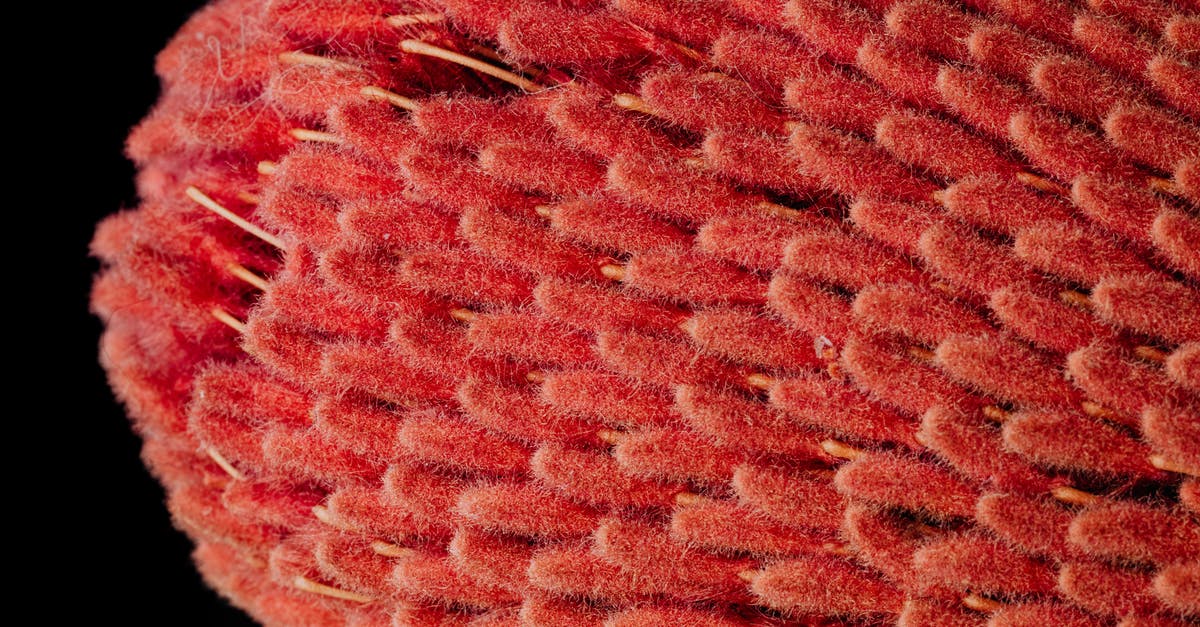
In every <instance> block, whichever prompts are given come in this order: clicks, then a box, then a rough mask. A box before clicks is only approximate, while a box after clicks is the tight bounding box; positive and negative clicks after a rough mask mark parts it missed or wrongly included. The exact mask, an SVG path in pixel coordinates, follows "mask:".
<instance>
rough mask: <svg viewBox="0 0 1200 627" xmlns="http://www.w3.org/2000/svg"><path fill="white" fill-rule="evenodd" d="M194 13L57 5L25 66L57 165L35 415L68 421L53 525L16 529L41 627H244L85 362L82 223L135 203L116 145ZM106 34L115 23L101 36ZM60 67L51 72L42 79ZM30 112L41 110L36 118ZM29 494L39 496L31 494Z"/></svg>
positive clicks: (90, 338)
mask: <svg viewBox="0 0 1200 627" xmlns="http://www.w3.org/2000/svg"><path fill="white" fill-rule="evenodd" d="M202 4H203V3H202V2H201V1H200V0H187V1H178V0H176V1H171V0H163V1H160V2H135V3H121V2H118V3H109V2H86V3H78V4H72V5H71V6H70V7H65V6H59V11H60V12H61V14H60V15H57V16H47V18H48V19H47V20H45V21H44V23H45V24H53V25H54V26H48V28H51V29H54V28H62V29H68V30H66V31H65V32H64V31H53V34H54V36H55V37H62V38H63V40H62V43H63V44H64V46H63V49H62V50H57V49H56V50H55V51H54V52H56V53H58V54H62V55H63V57H62V58H58V59H54V60H53V61H51V60H49V59H37V60H34V61H33V63H45V64H46V65H47V66H49V65H50V64H51V63H54V64H55V65H56V66H57V68H50V67H47V68H46V69H47V72H49V75H47V72H41V73H39V74H40V75H39V76H34V77H33V79H31V80H32V81H33V83H34V84H35V85H36V84H37V83H38V82H42V81H44V80H45V79H47V78H48V79H50V80H49V83H50V85H47V86H42V87H40V88H39V89H35V90H30V91H31V92H33V93H34V94H35V96H36V97H35V99H34V100H35V103H34V104H33V107H34V109H35V111H33V112H32V114H33V115H34V116H35V118H36V117H37V116H39V114H41V115H46V116H47V117H48V118H52V119H50V120H46V121H45V123H46V124H50V125H52V126H53V130H54V131H55V132H57V133H60V134H61V135H60V141H56V142H53V143H52V145H50V146H45V148H49V152H51V153H53V154H54V155H56V156H57V157H58V159H57V160H55V161H52V162H51V163H52V164H54V165H52V166H51V167H55V168H61V170H60V171H59V172H58V174H57V175H56V177H55V178H54V180H56V181H58V183H56V184H53V187H49V188H43V190H42V191H43V194H42V196H43V199H44V198H45V197H46V195H47V194H46V193H45V192H49V193H50V194H51V195H52V197H53V198H55V199H56V200H57V202H55V203H54V204H53V205H52V206H49V207H37V208H33V210H38V211H44V212H48V214H49V215H50V216H51V220H52V222H51V224H50V225H49V228H51V229H52V232H53V233H54V235H53V238H52V239H53V240H54V241H55V243H57V244H62V245H65V250H59V251H56V253H55V254H56V261H57V263H58V264H59V265H54V266H52V267H54V268H55V269H56V270H58V269H59V268H61V269H62V281H61V282H59V281H53V284H54V290H53V291H54V292H55V295H58V296H65V297H66V302H65V303H63V304H60V305H55V306H54V307H53V308H54V309H55V310H57V312H56V313H59V314H62V313H63V310H65V312H66V313H65V315H64V316H62V317H61V318H55V319H54V328H55V329H56V330H57V333H58V336H57V337H56V338H55V339H56V340H58V341H60V342H61V344H62V347H63V351H64V352H65V355H66V357H68V359H66V360H65V364H66V365H65V368H66V371H65V372H64V371H62V370H58V371H56V372H52V373H49V374H52V375H53V377H54V380H55V381H57V382H61V384H65V385H60V386H56V387H58V392H59V393H60V394H61V396H60V397H58V398H56V399H51V400H52V401H53V402H54V403H55V405H56V406H57V407H59V408H61V411H59V412H54V413H53V414H52V415H49V416H42V417H38V418H37V419H39V420H43V421H44V422H43V424H44V425H45V426H50V427H55V426H57V425H62V424H64V423H65V424H69V425H70V426H69V429H70V433H69V434H68V435H69V438H70V442H68V446H70V449H68V451H67V452H66V455H67V456H69V457H71V458H73V462H74V463H75V464H77V467H72V466H73V464H68V465H67V467H66V470H67V472H68V473H69V474H66V475H64V476H63V477H55V476H54V475H53V474H50V475H48V479H47V481H48V482H53V483H57V484H58V487H64V488H66V489H67V495H68V497H69V498H68V499H67V500H66V502H65V503H64V502H63V501H62V500H61V499H59V500H58V505H59V506H60V507H62V508H63V509H62V510H61V511H59V512H57V517H58V520H60V521H65V522H66V523H67V524H66V525H62V526H59V525H55V524H53V523H54V520H52V519H51V517H47V516H44V515H42V516H40V517H39V516H38V515H39V514H41V512H36V511H35V512H33V514H34V516H35V518H34V519H33V520H26V521H25V522H27V523H29V524H31V526H33V527H35V529H34V537H35V538H36V537H37V535H38V532H39V531H41V532H42V534H44V535H45V536H49V537H45V538H43V542H44V543H46V544H50V545H51V546H53V547H54V549H52V550H51V551H50V552H49V554H48V558H49V559H47V556H46V555H47V554H45V553H42V554H41V555H42V557H41V559H40V560H38V563H35V564H34V566H35V568H34V569H33V570H34V571H35V572H37V571H39V570H41V571H44V572H46V573H47V575H48V576H50V577H53V579H47V580H38V581H35V582H31V583H33V585H32V586H31V587H32V588H33V589H34V590H35V592H39V591H40V592H42V593H46V594H48V596H49V597H50V598H49V599H47V600H43V601H39V602H38V605H39V607H38V610H43V611H46V612H48V613H47V614H46V615H45V616H46V617H47V619H50V618H51V617H53V618H54V619H57V620H52V621H51V620H48V621H47V622H52V623H54V624H59V623H60V621H61V624H82V621H83V620H88V622H105V623H107V622H110V621H111V622H113V623H114V624H118V625H231V626H234V627H236V626H238V625H250V624H252V623H251V622H250V621H249V619H247V618H246V617H245V616H244V615H243V614H242V613H241V612H239V611H237V610H235V609H233V608H232V607H230V606H229V605H227V604H226V603H225V602H224V601H223V600H222V599H221V598H219V597H218V596H217V595H216V594H215V593H213V592H211V591H210V590H208V589H207V588H206V587H205V586H204V584H203V583H202V582H201V580H200V577H199V576H198V575H197V574H196V573H195V571H194V570H193V568H192V565H191V562H190V558H189V553H190V551H191V543H190V542H189V541H188V540H187V539H186V538H185V537H184V536H183V535H182V534H180V533H179V532H177V531H175V530H174V529H173V528H172V527H171V522H170V519H169V517H168V515H167V511H166V508H165V506H164V505H163V498H164V496H163V492H162V489H161V488H160V487H159V486H158V484H157V483H156V482H155V481H154V480H153V479H152V478H151V477H150V475H149V474H148V473H147V472H146V470H145V468H143V466H142V464H141V461H140V460H139V458H138V451H139V441H138V439H137V437H136V436H134V435H133V433H132V432H131V431H130V428H129V423H128V421H127V420H126V418H125V415H124V413H123V411H122V409H121V407H119V406H118V405H117V404H116V402H115V401H114V400H113V397H112V394H111V392H110V391H109V388H108V384H107V383H106V382H105V379H104V374H103V372H102V371H101V370H100V367H99V366H98V365H97V363H96V354H97V342H98V337H99V333H100V324H99V322H98V321H97V320H96V319H94V318H92V317H91V315H90V314H89V313H88V310H87V294H88V287H89V285H90V284H91V280H92V275H93V274H94V273H95V272H96V270H97V268H98V266H97V263H96V262H95V260H92V259H89V258H88V257H87V244H88V241H89V240H90V238H91V233H92V229H93V225H94V224H95V223H96V221H98V220H99V219H100V218H102V217H103V216H105V215H107V214H109V213H112V212H113V211H115V210H117V209H119V208H122V207H131V206H135V205H136V200H137V199H136V197H135V195H134V188H133V183H132V181H133V175H134V171H133V167H132V165H131V164H130V163H129V162H128V161H127V160H126V159H125V158H124V156H123V152H122V149H123V144H124V139H125V136H126V135H127V134H128V132H129V129H130V127H131V126H133V124H135V123H136V122H137V121H138V120H139V119H140V118H141V117H142V116H143V115H145V113H146V112H147V111H148V110H149V108H150V106H151V105H152V104H153V103H154V101H155V99H156V98H157V97H158V81H157V79H156V78H155V76H154V55H155V54H156V53H157V52H158V50H160V49H161V48H162V47H163V46H164V45H165V44H166V42H167V40H168V38H169V37H170V36H171V35H172V34H173V33H174V32H175V30H176V29H178V28H179V27H180V26H181V25H182V24H183V22H184V21H185V20H186V19H187V16H188V15H190V14H191V13H192V12H193V11H195V10H196V9H197V8H199V7H200V6H201V5H202ZM55 6H58V5H55ZM47 10H51V9H50V8H47ZM37 24H38V23H37V22H33V21H31V22H30V23H29V24H26V25H25V26H27V27H29V28H36V27H38V25H37ZM106 24H109V25H111V24H124V27H121V28H116V29H113V28H108V29H106V28H105V27H104V25H106ZM12 27H13V28H17V27H18V25H16V24H14V25H12ZM22 28H23V27H22ZM32 52H33V53H34V55H37V54H38V53H40V52H42V51H40V50H35V51H32ZM64 67H66V68H67V69H68V71H67V72H66V73H65V74H63V73H55V72H52V71H51V70H53V69H62V68H64ZM34 69H35V70H36V69H38V68H34ZM64 78H67V79H69V80H63V79H64ZM55 85H57V88H56V87H55ZM11 88H12V86H11V85H10V89H11ZM68 91H69V92H70V95H68V93H66V92H68ZM43 106H44V108H46V109H47V111H45V112H43V111H37V110H36V109H39V108H43ZM22 122H23V120H17V123H18V124H20V123H22ZM42 139H43V141H44V138H42ZM44 166H45V164H44V163H43V164H42V166H40V167H44ZM18 167H19V166H18ZM40 167H39V168H35V169H40ZM18 171H20V170H18ZM15 183H16V186H27V185H28V182H26V181H15ZM64 230H65V233H64ZM56 274H57V272H56ZM35 322H36V321H35ZM55 357H56V359H55V364H56V367H57V368H63V363H64V362H63V360H61V358H60V357H61V354H60V355H56V356H55ZM60 414H61V415H60ZM38 426H42V425H38ZM64 482H70V483H64ZM46 487H48V488H53V487H55V486H53V485H51V486H46ZM34 490H35V491H42V492H44V491H46V490H45V488H41V489H39V487H38V486H37V485H36V484H35V485H34ZM51 505H53V503H52V504H51ZM64 505H65V507H63V506H64ZM51 511H53V510H51ZM37 527H43V528H42V529H37ZM46 544H40V545H39V546H45V545H46ZM48 562H49V563H48ZM39 589H40V590H39ZM20 601H21V600H20V599H15V598H10V602H20ZM64 613H65V614H66V615H67V616H63V614H64Z"/></svg>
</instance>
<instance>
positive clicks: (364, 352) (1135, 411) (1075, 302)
mask: <svg viewBox="0 0 1200 627" xmlns="http://www.w3.org/2000/svg"><path fill="white" fill-rule="evenodd" d="M1198 10H1200V7H1197V6H1196V5H1195V2H1194V1H1192V0H1187V1H1183V0H1180V1H1179V2H1176V3H1174V4H1172V3H1167V2H1161V1H1158V0H1155V1H1145V2H1135V1H1133V0H1090V1H1088V2H1084V3H1076V4H1071V3H1065V2H1058V1H1054V0H963V1H956V0H900V1H896V0H794V1H792V2H786V3H778V2H776V3H773V2H764V1H761V0H737V1H736V2H731V3H722V2H716V1H713V0H692V1H689V2H686V3H677V2H666V1H664V0H618V1H615V2H601V1H598V0H571V1H569V2H559V3H533V4H528V3H526V4H522V3H513V2H507V1H505V2H498V1H495V0H429V1H425V0H421V1H414V2H392V1H390V0H388V1H384V0H368V1H360V2H353V3H345V2H334V1H332V0H318V1H315V2H314V1H305V2H295V1H292V0H273V1H272V2H267V3H254V2H249V1H246V0H221V1H219V2H217V3H215V4H214V5H212V6H210V7H209V8H206V9H204V10H203V11H202V12H201V13H199V14H198V15H197V16H196V17H195V18H194V19H193V20H192V21H191V22H190V23H189V24H188V25H187V26H185V27H184V29H183V30H182V31H181V33H180V35H178V36H177V37H176V39H174V40H173V41H172V42H171V43H170V44H169V45H168V47H167V50H165V51H164V52H163V53H162V54H161V55H160V57H159V60H158V64H157V68H156V69H157V71H158V73H159V75H160V76H161V77H162V79H163V84H164V94H163V98H162V100H161V103H160V104H159V105H158V107H157V108H156V109H155V111H154V112H153V113H152V114H151V115H150V116H149V117H148V118H147V120H146V121H145V122H144V123H143V124H142V125H140V126H139V127H138V128H137V129H135V131H134V132H133V134H132V135H131V137H130V140H129V145H128V153H129V154H130V156H131V157H132V158H133V159H134V161H135V162H136V163H137V165H138V166H139V168H141V174H140V175H139V178H138V189H139V192H140V193H141V195H142V205H141V207H140V208H138V209H136V210H133V211H127V212H123V213H121V214H118V215H117V216H115V217H113V218H111V219H109V220H107V221H105V222H104V223H103V224H102V225H101V226H100V227H99V228H98V230H97V235H96V238H95V241H94V244H93V252H94V254H96V256H97V257H99V258H101V260H102V262H103V264H104V270H103V271H102V273H101V275H100V276H99V278H98V279H97V282H96V285H95V288H94V290H93V295H92V298H93V309H94V310H95V311H96V312H97V314H98V315H100V316H101V317H102V318H104V320H105V322H106V325H107V331H106V334H105V337H104V340H103V342H102V362H103V364H104V365H105V367H106V368H107V369H108V372H109V375H110V379H111V381H112V384H113V388H114V390H115V392H116V393H117V395H118V397H119V398H120V399H121V400H122V401H123V402H125V403H126V405H127V407H128V410H129V413H130V415H131V418H132V419H133V424H134V427H135V429H136V430H137V431H138V433H139V434H140V435H141V436H142V437H143V438H144V439H145V441H146V444H145V448H144V450H143V459H144V460H145V461H146V463H147V465H148V466H149V467H150V468H151V470H152V472H153V473H154V475H155V476H156V477H157V478H158V479H159V480H160V481H162V482H163V483H164V485H165V487H166V488H167V493H168V498H167V503H168V508H169V509H170V510H171V512H172V514H173V517H174V520H175V522H176V525H177V526H178V527H179V528H180V529H181V530H183V531H184V532H185V533H187V534H189V535H190V536H191V537H193V538H194V539H195V540H196V541H197V542H198V547H197V550H196V553H195V559H196V562H197V566H198V568H199V569H200V571H201V572H202V574H203V576H204V578H205V581H206V582H207V583H209V585H212V586H213V587H215V588H217V589H218V590H220V591H221V592H222V593H223V594H225V595H226V596H227V597H228V598H229V599H230V600H231V601H232V602H233V603H235V604H236V605H238V606H239V607H242V608H244V609H245V610H246V611H247V612H249V613H250V614H251V615H253V616H254V617H255V618H256V619H257V620H259V621H261V622H263V623H266V624H272V625H275V624H279V625H295V624H308V625H326V624H329V625H333V624H347V625H363V626H365V625H371V626H376V625H384V624H397V625H400V624H446V625H450V624H454V625H466V624H470V625H506V626H507V625H517V624H532V625H561V624H572V625H632V626H641V625H646V626H649V625H661V624H688V625H722V626H724V625H784V624H787V625H792V624H804V625H844V624H859V623H867V624H873V623H876V622H891V621H898V622H899V624H902V625H954V626H960V625H961V626H965V625H981V624H984V623H986V624H989V625H1029V624H1062V625H1076V624H1093V623H1096V622H1097V621H1107V623H1106V624H1119V625H1122V626H1126V627H1132V626H1135V625H1175V624H1185V623H1186V622H1187V621H1189V620H1193V619H1194V616H1195V615H1196V614H1197V612H1200V608H1198V607H1197V606H1196V601H1195V599H1196V598H1197V596H1198V595H1197V592H1196V589H1197V583H1196V582H1197V577H1196V572H1197V562H1196V560H1197V555H1198V551H1200V549H1198V548H1197V544H1198V542H1200V540H1198V539H1197V535H1196V534H1197V527H1196V525H1195V520H1194V516H1195V512H1196V511H1197V502H1198V501H1200V499H1198V497H1197V483H1196V480H1195V479H1194V478H1188V476H1189V475H1195V474H1196V473H1197V472H1200V444H1198V442H1200V434H1198V433H1197V427H1196V425H1197V424H1200V399H1198V397H1197V394H1198V393H1200V375H1198V374H1197V372H1200V368H1198V367H1197V365H1196V364H1197V362H1198V359H1197V355H1198V354H1200V353H1198V352H1197V350H1196V346H1197V343H1198V342H1200V327H1198V326H1197V325H1198V324H1200V296H1198V295H1200V285H1198V284H1197V279H1198V278H1200V246H1198V245H1197V237H1198V236H1197V234H1198V233H1200V229H1198V227H1197V224H1198V223H1197V220H1196V215H1197V213H1196V212H1197V205H1196V203H1197V202H1198V201H1200V191H1198V190H1200V184H1198V183H1197V181H1200V176H1197V175H1196V173H1197V172H1200V167H1197V164H1198V163H1200V154H1198V153H1197V146H1200V131H1198V130H1197V128H1198V127H1197V114H1198V113H1200V111H1198V110H1197V105H1196V103H1197V102H1200V80H1198V79H1197V74H1196V71H1195V70H1194V64H1195V62H1196V61H1197V59H1196V54H1195V52H1196V42H1197V40H1198V36H1197V33H1200V30H1197V21H1196V18H1195V15H1196V12H1197V11H1198ZM393 15H400V16H402V17H400V18H396V19H392V20H389V19H388V17H389V16H393ZM403 16H409V17H403ZM402 23H404V25H400V24H402ZM410 38H413V39H419V40H421V41H423V42H425V43H426V44H429V45H434V46H438V47H441V48H444V49H445V50H448V51H451V52H455V53H461V54H465V55H468V56H474V57H476V58H480V59H487V60H486V61H485V62H486V63H493V64H495V65H498V66H506V67H508V68H509V69H512V70H513V71H515V72H518V73H520V74H523V75H524V76H526V77H528V79H530V80H532V81H534V82H536V83H542V84H545V85H547V86H551V85H553V86H554V88H553V89H549V90H542V91H538V90H537V89H536V87H526V88H518V87H514V86H512V85H509V84H508V83H506V82H505V81H503V80H500V79H497V78H495V77H491V76H487V75H485V74H482V73H479V72H477V71H475V70H472V69H469V68H467V67H464V66H461V65H457V64H455V63H451V62H447V61H445V60H442V59H435V58H433V57H430V56H427V55H423V54H416V53H414V52H409V51H408V50H411V49H412V44H411V43H409V44H403V47H401V42H402V41H404V40H406V39H410ZM497 43H498V44H499V46H498V49H495V50H494V51H489V50H487V48H488V47H489V46H495V45H496V44H497ZM493 52H494V53H495V54H494V55H493V54H492V53H493ZM364 88H368V89H366V90H364ZM384 90H386V91H384ZM387 92H390V94H391V95H389V94H388V93H387ZM397 95H398V96H400V97H401V98H396V97H395V96H397ZM630 95H633V96H635V97H632V98H631V97H630ZM384 96H387V97H386V98H385V97H384ZM618 96H619V97H618ZM405 99H407V100H405ZM410 109H415V110H410ZM296 130H299V131H315V133H314V132H308V133H305V132H295V131H296ZM188 186H195V188H196V190H198V191H200V192H201V193H202V194H204V195H206V196H207V197H209V198H211V199H212V200H213V201H214V202H216V203H218V204H220V205H222V206H224V207H225V208H227V209H229V211H230V212H232V213H233V214H235V215H237V216H239V217H241V218H243V219H245V220H247V221H248V222H250V223H251V224H254V225H258V226H260V227H262V228H263V229H264V230H265V231H266V232H267V233H268V234H270V235H268V237H267V238H265V239H261V238H259V237H257V236H255V235H254V234H253V233H251V232H247V231H245V230H243V229H241V228H239V227H238V226H236V225H235V224H233V223H231V222H229V221H228V220H226V219H224V218H221V217H219V216H217V215H214V214H212V213H211V212H210V211H209V210H208V209H206V208H205V207H203V206H201V205H200V204H197V203H196V202H195V201H196V200H197V199H199V198H201V196H199V195H198V194H196V193H195V191H192V192H186V193H185V191H186V189H187V187H188ZM276 244H278V246H276ZM264 283H265V289H262V286H263V284H264ZM243 324H244V326H243ZM843 458H845V459H843ZM297 577H302V578H303V579H297ZM966 594H983V595H987V596H988V597H989V598H992V599H994V600H996V601H999V602H1000V603H1001V604H1002V607H1000V608H999V609H998V610H996V611H994V612H992V613H991V614H990V615H984V614H981V613H979V612H976V611H973V610H967V609H964V602H965V603H967V604H977V603H978V602H979V601H978V600H975V601H972V600H970V599H967V600H966V601H964V595H966ZM1117 621H1120V622H1119V623H1117Z"/></svg>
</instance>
